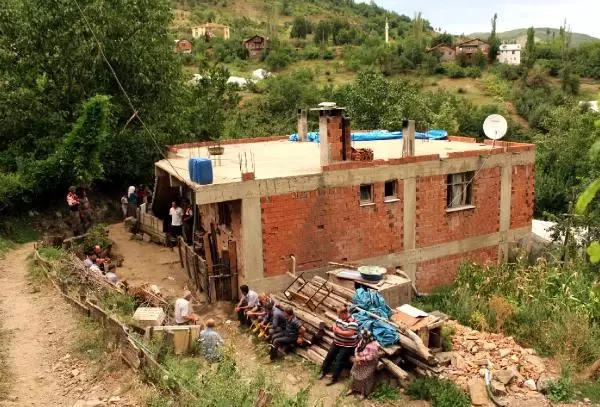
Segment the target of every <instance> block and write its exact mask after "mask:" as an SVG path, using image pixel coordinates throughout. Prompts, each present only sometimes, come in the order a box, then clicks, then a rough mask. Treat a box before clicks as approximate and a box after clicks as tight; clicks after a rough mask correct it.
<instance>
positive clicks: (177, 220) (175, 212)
mask: <svg viewBox="0 0 600 407" xmlns="http://www.w3.org/2000/svg"><path fill="white" fill-rule="evenodd" d="M169 215H170V216H171V235H172V236H174V237H177V236H181V228H182V227H181V225H182V224H183V209H181V207H180V206H178V205H177V202H175V201H173V202H172V203H171V209H169Z"/></svg>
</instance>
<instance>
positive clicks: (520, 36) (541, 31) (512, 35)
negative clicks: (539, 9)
mask: <svg viewBox="0 0 600 407" xmlns="http://www.w3.org/2000/svg"><path fill="white" fill-rule="evenodd" d="M546 30H547V28H546V27H541V28H536V29H535V38H536V40H537V41H546ZM558 32H559V30H558V29H556V28H550V39H552V33H555V35H558ZM489 35H490V33H481V32H480V33H473V34H469V37H479V38H482V39H485V38H487V37H489ZM498 37H499V38H500V39H501V40H503V41H516V42H518V43H519V44H522V45H524V44H525V42H526V41H527V28H518V29H516V30H510V31H504V32H501V33H498ZM587 41H600V39H598V38H594V37H592V36H590V35H587V34H581V33H573V36H572V38H571V43H572V45H573V46H578V45H579V44H582V43H584V42H587Z"/></svg>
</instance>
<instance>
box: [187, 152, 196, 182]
mask: <svg viewBox="0 0 600 407" xmlns="http://www.w3.org/2000/svg"><path fill="white" fill-rule="evenodd" d="M195 161H196V159H195V158H190V159H189V160H188V172H189V173H190V180H191V181H192V182H193V181H194V169H195V168H194V163H195Z"/></svg>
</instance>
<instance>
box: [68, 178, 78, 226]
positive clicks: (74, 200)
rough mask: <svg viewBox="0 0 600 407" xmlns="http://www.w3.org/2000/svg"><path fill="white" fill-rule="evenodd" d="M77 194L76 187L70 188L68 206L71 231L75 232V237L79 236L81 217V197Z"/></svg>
mask: <svg viewBox="0 0 600 407" xmlns="http://www.w3.org/2000/svg"><path fill="white" fill-rule="evenodd" d="M75 192H76V189H75V187H74V186H71V187H69V192H68V193H67V205H68V206H69V211H70V212H71V230H73V235H74V236H79V233H80V224H81V216H80V214H79V197H78V196H77V194H76V193H75Z"/></svg>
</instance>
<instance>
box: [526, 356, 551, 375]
mask: <svg viewBox="0 0 600 407" xmlns="http://www.w3.org/2000/svg"><path fill="white" fill-rule="evenodd" d="M523 359H524V360H525V362H526V363H528V364H529V365H531V366H532V367H533V369H534V370H535V371H536V372H537V373H542V372H545V371H546V365H545V364H544V361H543V360H542V358H540V357H539V356H536V355H529V354H528V355H525V357H524V358H523Z"/></svg>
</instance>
